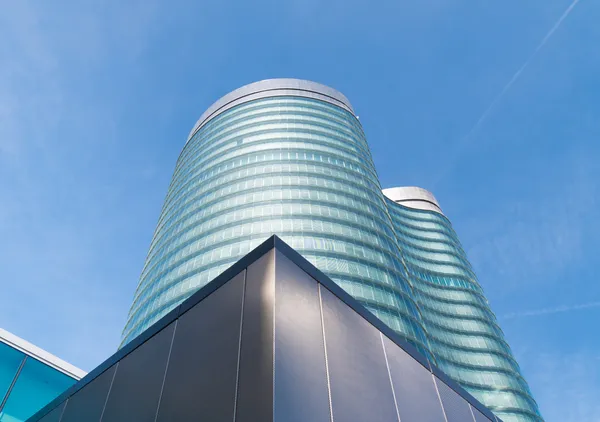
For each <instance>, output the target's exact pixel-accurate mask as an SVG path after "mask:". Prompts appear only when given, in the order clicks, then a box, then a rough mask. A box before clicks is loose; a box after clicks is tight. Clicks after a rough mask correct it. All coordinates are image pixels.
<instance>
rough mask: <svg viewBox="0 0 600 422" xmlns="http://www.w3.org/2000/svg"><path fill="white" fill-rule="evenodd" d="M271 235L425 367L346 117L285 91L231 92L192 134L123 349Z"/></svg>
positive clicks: (377, 194) (335, 107) (374, 186)
mask: <svg viewBox="0 0 600 422" xmlns="http://www.w3.org/2000/svg"><path fill="white" fill-rule="evenodd" d="M272 234H277V235H278V236H280V237H281V238H282V239H283V240H284V241H285V242H287V243H288V244H289V245H290V246H292V247H293V248H294V249H296V250H297V251H298V252H300V253H301V254H302V255H304V256H305V257H306V258H307V259H308V260H310V261H311V262H312V263H313V264H314V265H316V266H317V267H318V268H319V269H321V270H322V271H324V272H325V273H326V274H327V275H329V276H330V277H331V278H332V279H333V280H334V281H336V282H338V283H339V284H340V285H341V286H342V287H343V288H344V289H346V290H347V291H348V292H349V293H351V294H352V295H353V296H355V297H356V298H358V299H360V300H361V301H362V303H363V304H364V305H365V306H366V307H368V308H369V309H370V310H371V311H373V313H375V314H376V315H377V316H378V317H379V318H381V319H382V320H383V321H385V322H386V323H387V324H388V325H389V326H390V327H392V328H393V329H395V330H396V331H398V332H400V333H402V334H403V335H404V336H405V337H406V338H407V339H408V340H409V341H410V342H411V343H412V344H413V345H415V346H416V347H417V348H418V349H419V350H420V351H421V352H422V353H424V354H425V355H427V356H428V357H430V358H431V356H430V354H429V347H428V344H427V339H426V336H425V333H424V329H423V327H422V325H421V316H420V315H419V312H418V310H417V307H416V305H415V302H414V300H413V298H412V291H411V288H410V286H409V284H408V282H407V279H406V274H405V273H404V271H405V269H404V268H403V266H402V264H401V261H400V259H399V254H398V244H397V242H396V238H395V234H394V230H393V228H392V221H391V219H390V217H389V214H388V212H387V208H386V205H385V200H384V196H383V194H382V192H381V187H380V185H379V180H378V178H377V174H376V172H375V166H374V164H373V160H372V158H371V154H370V152H369V148H368V146H367V142H366V139H365V135H364V133H363V130H362V128H361V125H360V123H359V122H358V120H357V118H356V116H355V115H354V112H353V110H352V106H351V105H350V103H349V101H348V100H347V99H346V98H345V97H344V96H343V95H342V94H340V93H338V92H336V91H334V90H332V89H330V88H327V87H325V86H323V85H319V84H316V83H313V82H306V81H298V80H289V79H277V80H268V81H262V82H257V83H254V84H251V85H247V86H244V87H242V88H240V89H238V90H236V91H233V92H232V93H230V94H228V95H226V96H225V97H223V98H222V99H220V100H219V101H217V102H216V103H215V104H213V105H212V106H211V107H210V108H209V109H208V110H207V111H206V112H205V113H204V114H203V115H202V117H201V118H200V120H199V121H198V122H197V124H196V125H195V127H194V129H193V130H192V132H191V133H190V136H189V139H188V142H187V144H186V145H185V147H184V149H183V152H182V153H181V155H180V157H179V159H178V161H177V165H176V168H175V173H174V175H173V179H172V182H171V185H170V187H169V191H168V193H167V197H166V200H165V203H164V207H163V210H162V213H161V215H160V218H159V221H158V225H157V228H156V231H155V234H154V237H153V239H152V243H151V245H150V251H149V253H148V257H147V259H146V264H145V266H144V269H143V271H142V274H141V277H140V282H139V285H138V288H137V291H136V293H135V297H134V301H133V305H132V307H131V310H130V314H129V318H128V321H127V324H126V326H125V329H124V332H123V342H124V343H126V342H128V341H129V340H131V339H132V338H134V337H135V336H136V335H138V334H139V333H141V332H142V331H143V330H145V329H146V328H147V327H148V326H150V325H151V324H152V323H153V322H155V321H156V320H158V319H159V318H160V317H161V316H163V315H164V314H165V313H167V312H168V311H169V310H170V309H172V308H173V307H174V306H176V305H177V304H178V303H180V302H181V301H182V300H184V299H185V298H187V297H188V296H189V295H190V294H192V293H193V292H194V291H196V290H197V289H198V288H200V287H202V286H203V285H205V284H206V283H207V282H209V281H210V280H212V279H213V278H214V277H215V276H217V275H218V274H219V273H221V272H222V271H223V270H224V269H226V268H227V267H229V266H230V265H231V264H233V263H234V262H236V261H237V260H238V259H240V258H241V257H243V256H244V255H245V254H246V253H247V252H249V251H250V250H252V249H253V248H254V247H256V246H257V245H258V244H260V243H261V242H262V241H264V240H265V239H266V238H267V237H269V236H271V235H272Z"/></svg>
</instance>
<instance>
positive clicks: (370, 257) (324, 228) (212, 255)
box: [132, 218, 399, 310]
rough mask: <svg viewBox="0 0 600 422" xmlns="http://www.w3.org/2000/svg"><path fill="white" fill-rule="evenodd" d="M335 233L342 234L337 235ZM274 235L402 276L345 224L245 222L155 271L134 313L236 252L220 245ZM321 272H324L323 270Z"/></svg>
mask: <svg viewBox="0 0 600 422" xmlns="http://www.w3.org/2000/svg"><path fill="white" fill-rule="evenodd" d="M336 232H339V233H338V234H336ZM244 233H247V234H244ZM274 233H276V234H279V235H280V236H282V237H285V236H286V234H288V233H290V234H301V235H304V236H306V237H309V236H310V237H313V238H314V242H315V243H316V242H317V239H326V241H319V243H320V244H319V243H316V244H317V245H318V246H320V248H319V249H316V251H321V252H322V253H330V254H335V253H337V254H340V255H343V256H346V257H347V259H348V260H349V261H352V264H354V263H357V262H360V261H364V262H368V263H369V264H368V265H370V266H373V267H375V266H377V268H389V269H390V270H391V271H394V272H397V273H399V267H398V265H397V262H396V261H395V260H394V259H393V256H392V255H391V254H390V253H389V252H388V253H385V251H384V250H381V249H379V248H377V247H376V246H375V243H374V242H371V243H367V242H363V243H362V244H360V243H359V241H360V240H359V239H358V236H360V235H361V234H363V233H364V232H360V231H358V230H349V228H348V227H346V226H344V225H342V224H332V223H329V222H323V221H318V220H310V219H305V220H299V219H295V218H294V219H289V220H283V219H281V218H278V219H271V218H266V219H264V220H262V221H261V220H259V221H247V222H246V223H245V224H244V222H237V223H234V224H231V225H230V226H228V227H223V228H220V227H219V230H217V231H215V232H211V233H206V235H204V236H202V237H200V238H199V239H198V240H197V241H195V242H194V243H193V244H191V245H189V246H187V247H185V248H184V249H182V250H181V251H179V252H178V253H177V254H179V256H177V258H179V260H178V261H175V262H174V263H171V262H168V261H166V262H163V263H160V264H159V265H158V266H157V267H155V268H154V269H153V270H152V272H151V273H150V274H149V277H150V276H153V279H152V280H149V281H147V282H145V283H143V285H144V286H147V287H146V288H145V289H141V290H138V291H137V292H136V298H135V301H134V304H133V306H132V310H135V308H136V307H137V306H138V305H140V304H142V303H144V302H145V301H147V300H149V299H150V298H154V297H155V294H156V292H157V291H158V290H161V289H163V286H165V285H170V284H172V283H174V282H175V280H179V279H181V278H182V277H183V278H185V274H187V273H189V272H191V271H194V270H195V269H197V268H198V267H199V266H204V265H207V266H210V263H211V262H213V261H214V260H218V259H220V258H221V256H217V255H216V254H217V251H222V252H221V253H223V252H225V251H227V252H229V251H234V249H232V248H231V247H229V246H227V247H224V248H217V246H218V245H220V244H223V243H228V244H232V243H235V242H236V240H238V239H242V238H245V237H248V236H253V237H254V236H261V235H262V236H261V237H262V238H263V239H265V238H267V237H268V236H270V235H272V234H274ZM228 256H229V257H231V258H232V259H233V260H234V261H235V260H237V259H239V258H240V257H242V256H243V254H241V255H240V254H236V255H231V254H230V255H228ZM365 267H367V265H365ZM319 268H320V269H322V270H323V268H321V267H319ZM349 268H350V267H349ZM355 271H356V273H353V274H355V275H359V276H364V277H366V278H367V279H369V278H370V276H371V274H370V271H369V270H368V269H363V266H356V267H355ZM371 271H372V270H371ZM375 280H380V281H384V282H388V283H393V280H389V279H388V278H387V277H386V278H384V276H383V275H379V274H378V275H377V277H376V278H375ZM154 300H155V299H154Z"/></svg>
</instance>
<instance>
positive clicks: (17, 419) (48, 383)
mask: <svg viewBox="0 0 600 422" xmlns="http://www.w3.org/2000/svg"><path fill="white" fill-rule="evenodd" d="M75 382H76V381H75V380H74V379H72V378H70V377H68V376H67V375H65V374H63V373H62V372H59V371H57V370H56V369H54V368H51V367H49V366H48V365H45V364H43V363H41V362H39V361H37V360H35V359H33V358H27V360H26V361H25V365H24V366H23V369H22V370H21V373H20V374H19V377H18V378H17V382H16V383H15V386H14V387H13V389H12V391H11V393H10V395H9V396H8V400H7V401H6V405H5V406H4V409H3V410H2V413H0V422H21V421H25V420H27V419H28V418H29V417H30V416H32V415H33V414H34V413H35V412H37V411H38V410H40V409H41V408H42V407H44V406H45V405H47V404H48V403H50V401H52V400H53V399H54V398H56V397H57V396H58V395H59V394H61V393H62V392H64V391H65V390H66V389H67V388H69V387H70V386H71V385H73V384H74V383H75Z"/></svg>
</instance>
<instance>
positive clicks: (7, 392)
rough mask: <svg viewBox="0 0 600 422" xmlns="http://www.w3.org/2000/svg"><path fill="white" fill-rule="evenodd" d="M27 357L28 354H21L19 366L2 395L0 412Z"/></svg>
mask: <svg viewBox="0 0 600 422" xmlns="http://www.w3.org/2000/svg"><path fill="white" fill-rule="evenodd" d="M24 355H25V354H24ZM28 357H29V356H28V355H25V356H23V360H22V361H21V363H20V364H19V367H18V368H17V372H16V373H15V376H14V378H13V380H12V382H11V383H10V385H9V386H8V390H6V395H5V396H4V399H2V403H1V404H0V412H2V410H3V409H4V406H6V402H7V401H8V396H10V393H11V391H12V390H13V388H14V387H15V384H16V383H17V378H19V375H21V371H22V370H23V367H24V366H25V361H26V360H27V358H28Z"/></svg>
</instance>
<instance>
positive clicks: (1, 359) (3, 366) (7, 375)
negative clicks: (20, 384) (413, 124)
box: [0, 342, 25, 403]
mask: <svg viewBox="0 0 600 422" xmlns="http://www.w3.org/2000/svg"><path fill="white" fill-rule="evenodd" d="M24 357H25V355H24V354H23V353H21V352H19V351H18V350H16V349H13V348H12V347H10V346H9V345H8V344H4V343H2V342H0V403H2V400H3V399H4V396H5V395H6V392H7V391H8V388H9V387H10V384H11V383H12V381H13V379H14V378H15V375H16V374H17V370H18V369H19V365H20V364H21V361H22V360H23V358H24Z"/></svg>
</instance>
